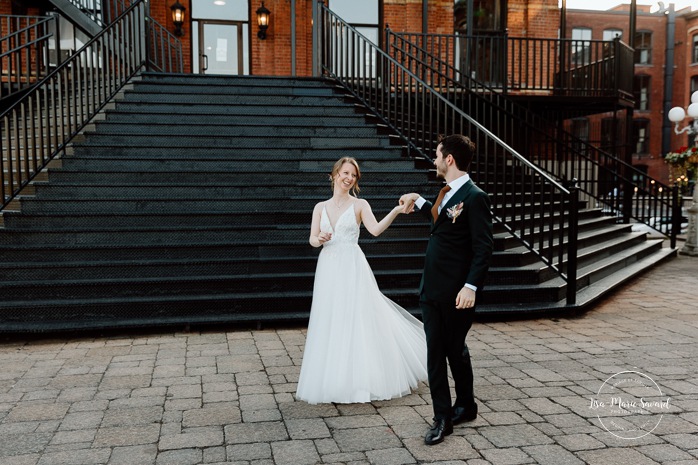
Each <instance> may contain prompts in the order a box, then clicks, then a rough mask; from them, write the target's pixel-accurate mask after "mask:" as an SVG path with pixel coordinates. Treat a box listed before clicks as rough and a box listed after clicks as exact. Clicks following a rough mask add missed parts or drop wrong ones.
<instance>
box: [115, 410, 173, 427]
mask: <svg viewBox="0 0 698 465" xmlns="http://www.w3.org/2000/svg"><path fill="white" fill-rule="evenodd" d="M162 413H163V409H162V407H159V406H156V407H145V406H144V407H141V408H135V409H132V408H116V409H111V408H110V409H109V410H107V411H106V412H104V419H103V420H102V424H101V426H102V427H108V426H132V425H149V424H151V423H160V421H161V420H162Z"/></svg>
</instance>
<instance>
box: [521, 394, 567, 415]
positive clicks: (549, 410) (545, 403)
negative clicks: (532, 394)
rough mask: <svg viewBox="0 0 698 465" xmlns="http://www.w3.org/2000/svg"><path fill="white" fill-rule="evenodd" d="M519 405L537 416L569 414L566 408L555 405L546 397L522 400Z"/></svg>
mask: <svg viewBox="0 0 698 465" xmlns="http://www.w3.org/2000/svg"><path fill="white" fill-rule="evenodd" d="M521 403H522V404H523V405H525V406H526V407H527V408H528V409H529V410H531V411H532V412H535V413H537V414H538V415H553V414H561V413H569V410H568V409H567V408H566V407H564V406H562V405H560V404H558V403H555V402H553V401H551V400H550V399H548V398H546V397H543V398H532V399H522V400H521Z"/></svg>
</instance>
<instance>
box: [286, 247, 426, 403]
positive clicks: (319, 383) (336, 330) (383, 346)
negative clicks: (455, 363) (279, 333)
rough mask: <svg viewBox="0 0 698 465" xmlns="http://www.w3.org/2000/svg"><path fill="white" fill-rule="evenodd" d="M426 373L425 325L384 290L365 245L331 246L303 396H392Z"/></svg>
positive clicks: (323, 399)
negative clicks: (363, 248)
mask: <svg viewBox="0 0 698 465" xmlns="http://www.w3.org/2000/svg"><path fill="white" fill-rule="evenodd" d="M426 379H427V347H426V338H425V335H424V328H423V326H422V323H421V322H420V321H419V320H417V319H416V318H414V317H413V316H412V315H410V314H409V313H408V312H407V311H406V310H404V309H403V308H402V307H400V306H399V305H397V304H396V303H395V302H393V301H392V300H390V299H388V298H387V297H385V296H384V295H383V294H382V293H381V292H380V290H379V289H378V284H377V283H376V279H375V277H374V275H373V271H372V270H371V267H370V266H369V264H368V262H367V261H366V257H365V256H364V254H363V252H362V251H361V249H360V248H359V246H358V245H357V244H337V245H332V246H330V247H325V248H324V249H323V250H322V252H321V253H320V256H319V258H318V263H317V270H316V273H315V285H314V291H313V304H312V308H311V313H310V323H309V325H308V334H307V338H306V343H305V350H304V353H303V363H302V366H301V373H300V378H299V381H298V390H297V392H296V397H297V398H298V399H299V400H304V401H306V402H308V403H311V404H318V403H329V402H336V403H354V402H370V401H372V400H385V399H392V398H395V397H400V396H403V395H405V394H409V393H410V391H411V389H413V388H416V387H417V386H418V383H419V381H420V380H426Z"/></svg>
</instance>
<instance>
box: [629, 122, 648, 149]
mask: <svg viewBox="0 0 698 465" xmlns="http://www.w3.org/2000/svg"><path fill="white" fill-rule="evenodd" d="M633 141H634V145H633V147H634V148H635V153H637V154H648V153H649V152H650V121H649V120H647V119H636V120H633Z"/></svg>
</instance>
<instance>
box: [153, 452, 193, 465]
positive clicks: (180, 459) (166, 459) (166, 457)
mask: <svg viewBox="0 0 698 465" xmlns="http://www.w3.org/2000/svg"><path fill="white" fill-rule="evenodd" d="M202 458H203V452H202V451H201V450H199V449H180V450H166V451H164V452H160V453H159V454H158V456H157V459H156V462H155V463H156V464H157V465H198V464H200V463H201V462H202Z"/></svg>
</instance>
